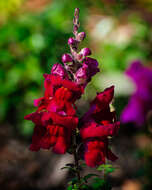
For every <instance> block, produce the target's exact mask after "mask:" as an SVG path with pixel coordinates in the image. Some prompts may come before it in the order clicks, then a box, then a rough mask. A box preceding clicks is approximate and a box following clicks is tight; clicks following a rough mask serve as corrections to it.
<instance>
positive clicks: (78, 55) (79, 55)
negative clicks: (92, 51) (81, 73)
mask: <svg viewBox="0 0 152 190" xmlns="http://www.w3.org/2000/svg"><path fill="white" fill-rule="evenodd" d="M77 60H78V61H82V60H83V54H82V53H79V54H77Z"/></svg>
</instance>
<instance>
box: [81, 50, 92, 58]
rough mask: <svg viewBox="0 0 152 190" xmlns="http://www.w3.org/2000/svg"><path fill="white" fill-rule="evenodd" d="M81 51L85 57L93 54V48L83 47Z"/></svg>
mask: <svg viewBox="0 0 152 190" xmlns="http://www.w3.org/2000/svg"><path fill="white" fill-rule="evenodd" d="M81 53H82V55H83V56H84V57H86V56H88V55H91V50H90V49H89V48H83V49H82V50H81Z"/></svg>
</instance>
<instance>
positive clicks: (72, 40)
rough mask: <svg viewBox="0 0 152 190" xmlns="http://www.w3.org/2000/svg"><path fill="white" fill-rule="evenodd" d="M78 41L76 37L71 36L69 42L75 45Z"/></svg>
mask: <svg viewBox="0 0 152 190" xmlns="http://www.w3.org/2000/svg"><path fill="white" fill-rule="evenodd" d="M76 43H77V41H76V40H75V39H74V38H72V37H71V38H69V39H68V44H69V45H74V44H76Z"/></svg>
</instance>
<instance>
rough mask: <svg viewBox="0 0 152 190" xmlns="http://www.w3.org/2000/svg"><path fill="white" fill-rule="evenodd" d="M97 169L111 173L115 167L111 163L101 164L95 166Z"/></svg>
mask: <svg viewBox="0 0 152 190" xmlns="http://www.w3.org/2000/svg"><path fill="white" fill-rule="evenodd" d="M97 170H98V171H104V172H105V173H106V174H108V173H112V172H113V171H114V170H115V168H113V166H112V165H111V164H102V165H100V166H99V167H98V168H97Z"/></svg>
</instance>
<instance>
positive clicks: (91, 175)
mask: <svg viewBox="0 0 152 190" xmlns="http://www.w3.org/2000/svg"><path fill="white" fill-rule="evenodd" d="M97 176H99V175H97V174H88V175H86V176H84V177H83V179H84V181H85V182H87V180H88V179H89V178H91V177H97Z"/></svg>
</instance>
